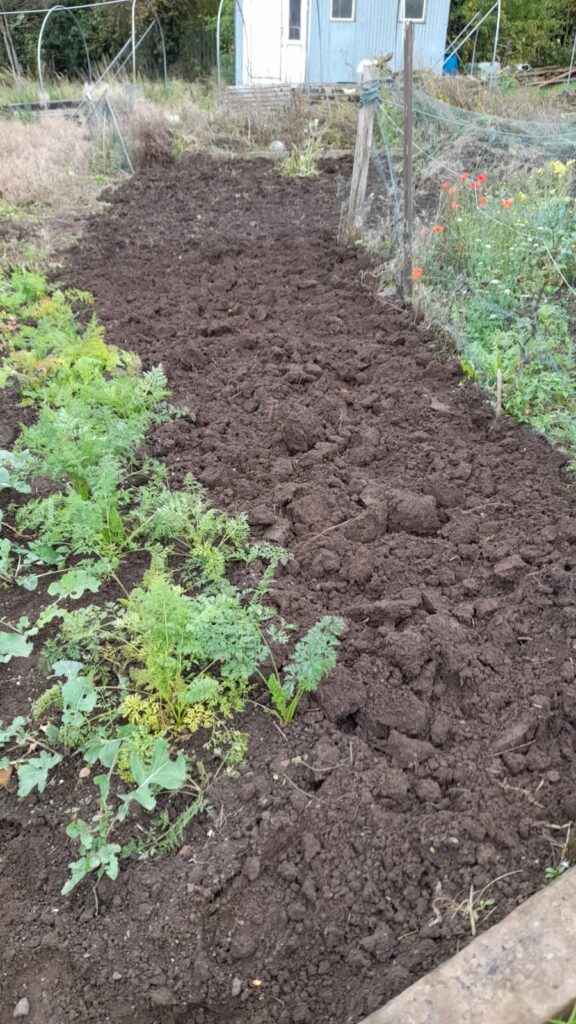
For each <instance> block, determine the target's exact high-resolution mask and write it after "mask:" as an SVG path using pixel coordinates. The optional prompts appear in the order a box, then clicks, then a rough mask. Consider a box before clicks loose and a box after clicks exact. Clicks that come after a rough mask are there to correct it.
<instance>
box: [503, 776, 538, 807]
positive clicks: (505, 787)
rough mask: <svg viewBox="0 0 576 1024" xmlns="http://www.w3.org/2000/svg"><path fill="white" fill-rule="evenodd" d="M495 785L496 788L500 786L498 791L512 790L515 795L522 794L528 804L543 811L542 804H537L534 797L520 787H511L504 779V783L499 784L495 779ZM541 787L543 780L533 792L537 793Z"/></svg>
mask: <svg viewBox="0 0 576 1024" xmlns="http://www.w3.org/2000/svg"><path fill="white" fill-rule="evenodd" d="M496 784H497V785H498V786H500V789H503V790H512V791H513V792H515V793H522V795H523V796H525V797H526V799H527V801H528V803H530V804H534V806H535V807H541V808H542V810H544V804H541V803H539V802H538V800H536V799H535V798H534V795H533V794H532V793H530V792H528V790H527V789H522V787H521V786H511V785H510V783H509V782H508V781H507V780H506V779H504V782H499V781H498V779H496ZM543 785H544V779H540V782H539V783H538V785H537V787H536V789H535V792H536V793H538V791H539V790H540V789H542V786H543Z"/></svg>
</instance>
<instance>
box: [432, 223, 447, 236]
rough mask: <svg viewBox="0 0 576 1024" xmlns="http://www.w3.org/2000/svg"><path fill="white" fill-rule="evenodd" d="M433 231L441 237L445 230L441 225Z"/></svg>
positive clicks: (436, 226)
mask: <svg viewBox="0 0 576 1024" xmlns="http://www.w3.org/2000/svg"><path fill="white" fill-rule="evenodd" d="M432 231H433V232H434V234H435V235H441V234H442V232H443V231H444V228H443V227H442V225H441V224H435V225H434V227H433V228H432Z"/></svg>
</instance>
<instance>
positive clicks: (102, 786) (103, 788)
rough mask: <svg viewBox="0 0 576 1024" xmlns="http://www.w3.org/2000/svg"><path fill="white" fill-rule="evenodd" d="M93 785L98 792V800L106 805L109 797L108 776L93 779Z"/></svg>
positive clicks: (98, 776)
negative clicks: (96, 787)
mask: <svg viewBox="0 0 576 1024" xmlns="http://www.w3.org/2000/svg"><path fill="white" fill-rule="evenodd" d="M94 783H95V785H96V786H98V789H99V790H100V799H101V800H102V802H103V803H106V801H107V799H108V797H109V796H110V776H109V775H97V776H96V778H95V779H94Z"/></svg>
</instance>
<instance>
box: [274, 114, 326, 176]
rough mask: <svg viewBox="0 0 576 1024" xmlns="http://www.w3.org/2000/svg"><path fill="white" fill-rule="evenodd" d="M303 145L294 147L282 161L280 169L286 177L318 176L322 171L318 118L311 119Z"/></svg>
mask: <svg viewBox="0 0 576 1024" xmlns="http://www.w3.org/2000/svg"><path fill="white" fill-rule="evenodd" d="M306 134H307V138H306V140H305V142H304V144H303V145H301V146H297V145H294V146H293V147H292V150H291V152H290V153H289V155H288V156H287V157H286V159H285V160H283V161H282V164H281V166H280V171H281V173H282V174H283V175H284V177H286V178H317V177H318V175H319V173H320V171H319V169H318V160H319V158H320V156H321V153H322V141H321V139H322V136H321V131H320V129H319V124H318V121H317V120H314V121H311V122H310V123H309V125H308V129H307V133H306Z"/></svg>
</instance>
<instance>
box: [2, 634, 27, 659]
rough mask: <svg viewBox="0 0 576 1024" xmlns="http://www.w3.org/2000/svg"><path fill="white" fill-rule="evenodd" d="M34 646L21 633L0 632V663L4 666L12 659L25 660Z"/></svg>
mask: <svg viewBox="0 0 576 1024" xmlns="http://www.w3.org/2000/svg"><path fill="white" fill-rule="evenodd" d="M33 650H34V644H31V643H30V641H29V640H28V639H27V638H26V637H25V636H22V634H21V633H6V632H5V631H4V630H0V662H2V663H3V664H6V662H8V661H12V658H27V657H28V655H29V654H32V651H33Z"/></svg>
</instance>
